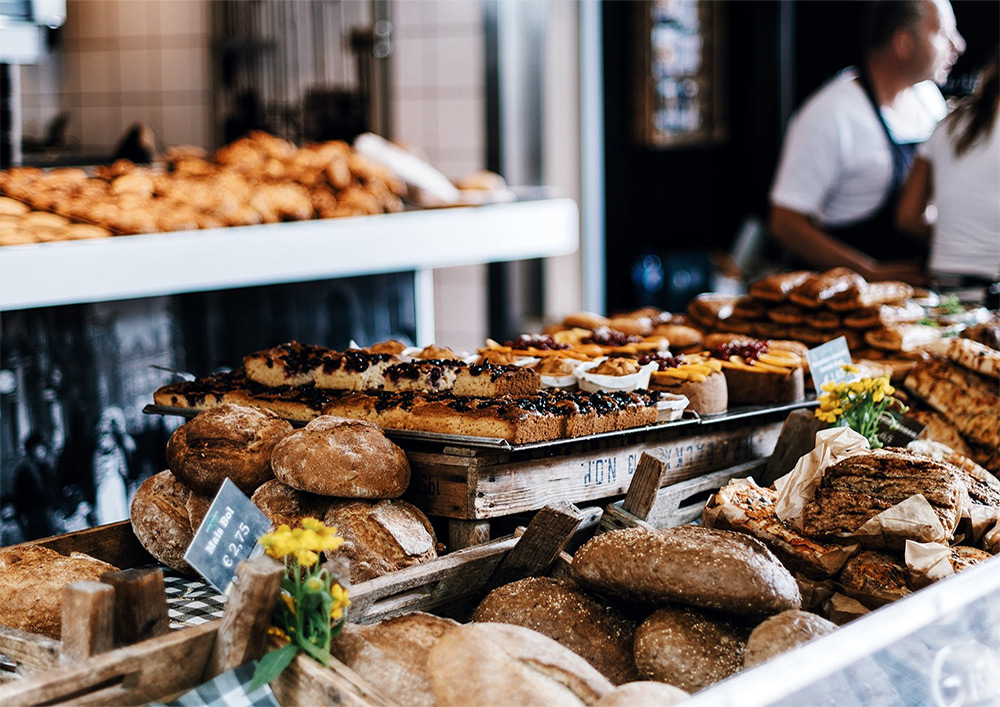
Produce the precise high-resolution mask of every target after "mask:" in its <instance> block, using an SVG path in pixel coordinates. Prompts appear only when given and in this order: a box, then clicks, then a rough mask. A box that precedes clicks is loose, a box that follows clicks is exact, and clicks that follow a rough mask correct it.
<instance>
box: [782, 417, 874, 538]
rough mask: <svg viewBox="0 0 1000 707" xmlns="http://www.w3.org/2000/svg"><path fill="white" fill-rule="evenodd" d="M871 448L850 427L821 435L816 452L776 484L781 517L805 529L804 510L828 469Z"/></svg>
mask: <svg viewBox="0 0 1000 707" xmlns="http://www.w3.org/2000/svg"><path fill="white" fill-rule="evenodd" d="M868 449H870V447H869V444H868V440H867V439H866V438H865V437H862V436H861V435H859V434H858V433H857V432H855V431H854V430H852V429H851V428H849V427H833V428H830V429H828V430H820V431H819V432H817V433H816V446H815V447H814V448H813V450H812V451H811V452H809V454H806V455H805V456H803V457H800V458H799V460H798V461H797V462H796V463H795V467H794V468H793V469H792V470H791V471H790V472H788V473H787V474H785V475H784V476H782V477H781V478H779V479H777V480H776V481H775V482H774V487H775V488H776V489H777V490H778V500H777V502H775V504H774V510H775V512H776V513H777V514H778V517H779V518H781V519H782V520H784V521H786V522H788V523H791V524H792V526H794V527H795V528H798V529H799V530H802V511H803V509H804V508H805V507H806V504H807V503H809V501H811V500H812V499H813V496H815V495H816V489H818V488H819V485H820V482H821V481H822V480H823V472H824V471H826V468H827V467H828V466H830V465H831V464H834V463H836V462H839V461H840V460H841V459H847V458H848V457H852V456H854V455H855V454H860V453H861V452H864V451H867V450H868Z"/></svg>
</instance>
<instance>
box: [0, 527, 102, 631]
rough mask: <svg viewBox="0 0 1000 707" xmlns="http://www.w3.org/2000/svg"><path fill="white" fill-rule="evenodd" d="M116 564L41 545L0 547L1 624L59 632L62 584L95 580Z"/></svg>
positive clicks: (22, 629)
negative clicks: (62, 553)
mask: <svg viewBox="0 0 1000 707" xmlns="http://www.w3.org/2000/svg"><path fill="white" fill-rule="evenodd" d="M117 571H118V568H117V567H115V566H114V565H109V564H108V563H107V562H101V561H100V560H97V559H95V558H93V557H91V556H90V555H84V554H83V553H81V552H74V553H73V554H71V555H70V556H69V557H67V556H65V555H60V554H59V553H58V552H56V551H55V550H50V549H49V548H47V547H42V546H40V545H32V544H28V543H26V544H23V545H12V546H11V547H5V548H0V624H2V625H4V626H9V627H11V628H16V629H18V630H21V631H27V632H28V633H40V634H42V635H43V636H48V637H49V638H59V637H60V636H61V634H62V588H63V587H64V586H66V585H67V584H70V583H72V582H80V581H83V580H89V581H93V582H97V581H99V580H100V578H101V575H102V574H104V573H105V572H117Z"/></svg>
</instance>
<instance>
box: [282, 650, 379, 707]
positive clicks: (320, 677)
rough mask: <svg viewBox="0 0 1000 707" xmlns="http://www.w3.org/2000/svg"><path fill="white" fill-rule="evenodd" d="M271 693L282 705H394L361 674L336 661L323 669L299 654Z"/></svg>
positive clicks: (356, 706)
mask: <svg viewBox="0 0 1000 707" xmlns="http://www.w3.org/2000/svg"><path fill="white" fill-rule="evenodd" d="M271 690H273V691H274V696H275V697H276V698H277V700H278V702H280V703H281V704H283V705H316V706H317V707H319V706H325V705H347V706H348V707H366V706H369V705H372V706H379V705H392V704H394V703H393V702H392V701H391V700H388V699H386V698H385V697H383V696H382V695H380V694H379V692H378V690H377V689H376V688H375V687H373V686H372V685H371V684H370V683H369V682H368V681H367V680H365V679H364V678H363V677H361V675H359V674H358V673H356V672H354V671H353V670H351V669H350V668H349V667H347V666H346V665H344V664H343V663H341V662H340V661H338V660H336V659H333V660H331V661H330V667H329V668H324V667H323V666H322V665H320V664H319V663H317V662H316V661H315V660H313V659H312V658H308V657H306V656H304V655H301V654H300V655H298V656H297V657H296V658H295V660H294V661H292V665H291V666H290V667H289V668H288V669H287V670H285V671H284V672H282V673H281V675H279V676H278V678H277V679H276V680H273V681H272V682H271Z"/></svg>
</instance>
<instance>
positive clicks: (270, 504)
mask: <svg viewBox="0 0 1000 707" xmlns="http://www.w3.org/2000/svg"><path fill="white" fill-rule="evenodd" d="M250 500H251V501H253V503H254V505H255V506H257V508H259V509H260V510H262V511H264V515H266V516H267V517H268V518H270V519H271V522H272V523H274V525H275V527H277V526H279V525H281V524H282V523H284V524H285V525H287V526H288V527H290V528H294V527H296V526H298V525H299V523H300V522H302V519H303V518H317V519H319V520H322V519H323V517H324V516H325V515H326V512H327V510H329V508H330V499H329V498H327V497H326V496H317V495H316V494H313V493H306V492H305V491H299V490H298V489H293V488H292V487H291V486H285V485H284V484H283V483H281V482H280V481H278V480H277V479H271V480H270V481H267V482H265V483H264V484H263V485H262V486H261V487H260V488H259V489H257V490H256V491H254V493H253V496H252V497H251V498H250Z"/></svg>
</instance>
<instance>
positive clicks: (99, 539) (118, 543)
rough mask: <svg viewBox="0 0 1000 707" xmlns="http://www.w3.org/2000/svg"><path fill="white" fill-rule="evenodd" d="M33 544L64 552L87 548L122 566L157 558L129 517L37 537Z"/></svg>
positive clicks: (89, 553) (136, 564)
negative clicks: (148, 548) (137, 534)
mask: <svg viewBox="0 0 1000 707" xmlns="http://www.w3.org/2000/svg"><path fill="white" fill-rule="evenodd" d="M32 544H34V545H41V546H42V547H47V548H49V549H51V550H55V551H56V552H59V553H62V554H63V555H69V554H70V553H72V552H83V553H86V554H88V555H90V556H91V557H96V558H97V559H98V560H102V561H103V562H107V563H109V564H112V565H114V566H115V567H117V568H119V569H128V568H131V567H139V566H141V565H147V564H150V563H153V562H156V560H155V559H153V556H152V555H150V554H149V553H148V552H146V549H145V548H144V547H143V546H142V544H140V543H139V540H138V538H136V537H135V533H133V532H132V523H131V522H129V521H127V520H123V521H119V522H117V523H110V524H108V525H101V526H98V527H96V528H87V529H86V530H78V531H76V532H74V533H67V534H66V535H54V536H52V537H50V538H44V539H42V540H34V541H32Z"/></svg>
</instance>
